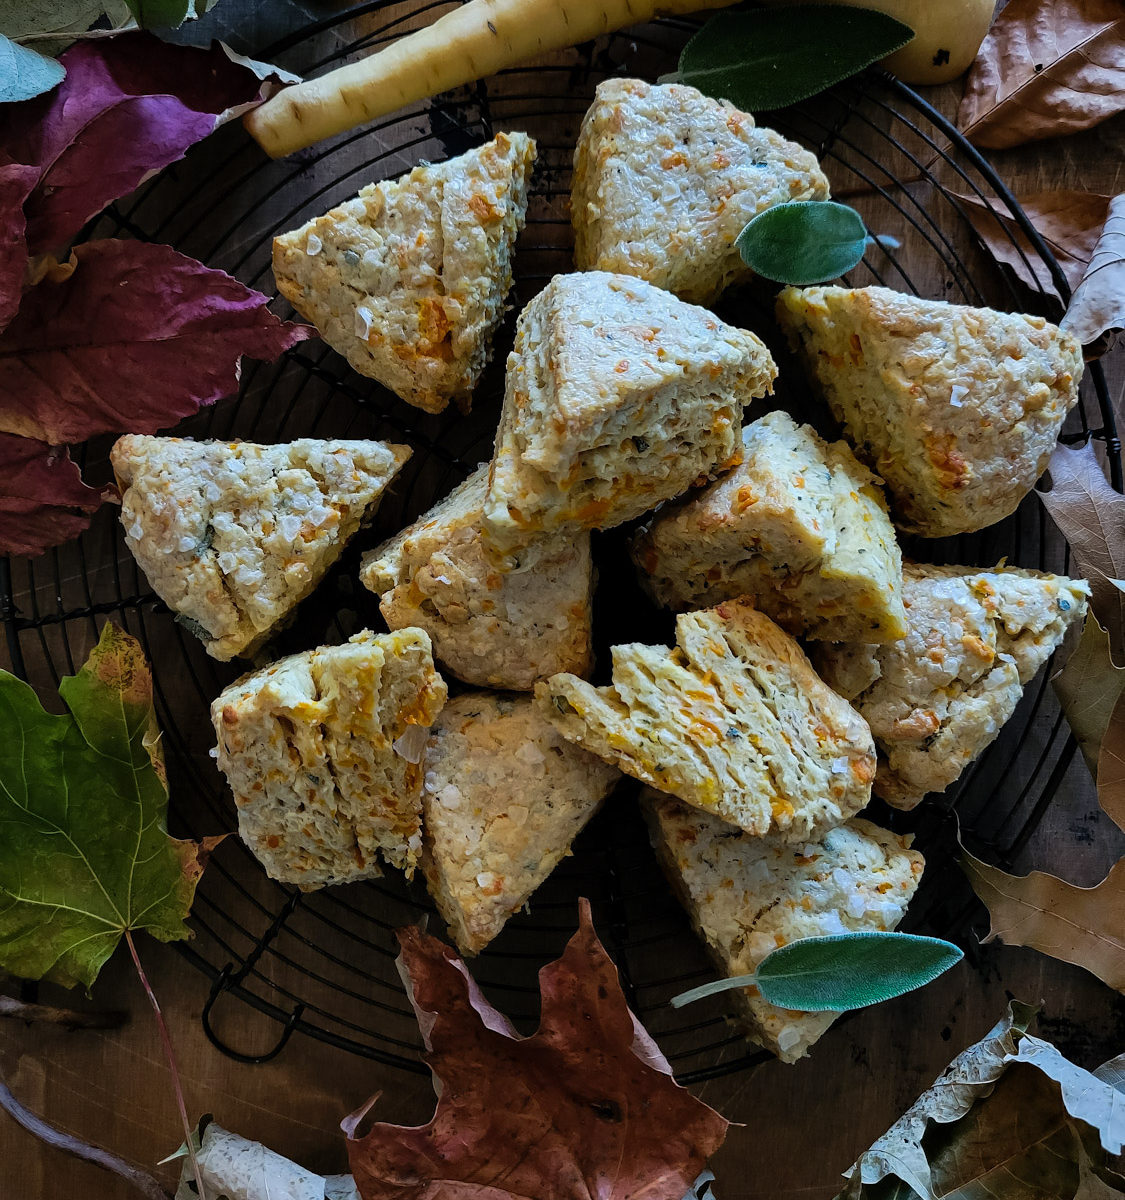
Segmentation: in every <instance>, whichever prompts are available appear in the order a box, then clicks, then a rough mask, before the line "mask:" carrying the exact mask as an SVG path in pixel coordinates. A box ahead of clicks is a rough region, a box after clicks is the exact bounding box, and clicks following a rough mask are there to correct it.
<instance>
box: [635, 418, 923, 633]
mask: <svg viewBox="0 0 1125 1200" xmlns="http://www.w3.org/2000/svg"><path fill="white" fill-rule="evenodd" d="M742 452H743V458H742V464H741V465H740V466H738V467H736V468H735V469H734V470H733V471H731V472H730V473H729V474H727V475H724V476H723V477H722V478H721V479H718V480H716V482H715V483H713V484H711V485H710V486H709V487H707V488H704V489H703V490H702V491H701V492H698V493H695V494H693V495H690V496H688V497H687V498H686V499H685V500H684V501H682V502H681V503H679V504H673V505H669V506H667V507H666V508H663V509H661V511H660V512H658V513H657V514H656V515H655V516H654V517H653V518H652V520H651V521H650V523H649V524H648V526H647V527H646V528H645V529H644V530H642V532H641V533H640V534H639V535H638V536H637V537H636V538H635V539H634V542H633V559H634V561H635V562H636V564H637V566H638V568H639V571H640V575H641V582H642V584H643V585H644V586H645V587H646V589H647V590H648V591H649V592H650V593H651V594H652V596H653V598H654V599H655V600H656V602H657V603H658V604H663V605H665V606H667V607H669V608H675V609H688V608H701V607H703V606H704V605H707V604H716V603H718V602H719V601H721V600H729V599H731V598H732V597H734V596H749V597H750V598H751V599H752V600H753V602H754V604H755V605H756V606H757V607H758V608H759V609H761V610H762V612H764V613H766V614H767V615H768V616H770V617H772V618H773V620H775V621H776V622H777V623H778V624H779V625H780V626H781V627H782V628H783V629H785V630H786V631H787V632H789V633H793V634H803V635H804V636H806V637H809V638H815V639H821V640H827V641H831V642H842V641H855V640H862V641H865V642H892V641H896V640H897V639H899V638H901V637H902V636H903V635H904V634H905V633H906V618H905V616H904V614H903V611H902V552H901V551H900V550H899V547H898V542H897V541H896V540H895V531H894V529H893V527H892V526H891V521H890V518H889V517H888V516H887V506H886V502H885V501H884V499H883V494H882V492H881V491H880V490H879V481H878V479H877V478H876V477H875V476H874V475H872V474H871V472H870V471H868V470H867V468H866V467H864V466H861V465H860V463H858V462H857V461H856V458H855V455H853V454H852V452H851V450H850V449H849V448H848V446H847V445H846V444H845V443H844V442H834V443H832V444H831V445H830V444H828V443H826V442H825V441H823V440H822V439H821V438H819V437H818V436H817V435H816V433H815V431H814V430H813V429H812V428H811V427H810V426H808V425H801V426H798V425H797V423H796V422H795V421H794V420H793V418H792V417H790V416H789V415H788V414H787V413H783V412H773V413H770V414H769V415H768V416H765V417H762V418H761V420H759V421H755V422H754V423H753V424H752V425H747V426H746V427H745V428H744V429H743V431H742Z"/></svg>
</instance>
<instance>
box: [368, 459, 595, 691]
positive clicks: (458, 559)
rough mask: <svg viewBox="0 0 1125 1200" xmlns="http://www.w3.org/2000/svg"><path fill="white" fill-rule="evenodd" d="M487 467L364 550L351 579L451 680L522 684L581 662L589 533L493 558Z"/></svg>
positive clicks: (585, 656) (589, 586)
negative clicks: (411, 631) (417, 631)
mask: <svg viewBox="0 0 1125 1200" xmlns="http://www.w3.org/2000/svg"><path fill="white" fill-rule="evenodd" d="M487 488H488V466H487V464H486V465H484V466H481V467H479V468H478V469H477V470H476V471H474V472H473V474H472V475H471V476H470V477H469V478H468V479H467V480H466V481H465V482H464V483H463V484H461V485H460V487H458V488H456V489H454V491H452V492H451V493H450V494H449V495H448V496H447V497H446V498H445V499H444V500H442V501H440V502H439V503H438V504H437V505H435V506H434V507H433V508H432V509H430V510H429V512H427V513H425V514H424V515H423V516H421V517H419V519H418V520H417V521H416V522H415V523H414V524H413V525H411V526H410V527H409V528H407V529H404V530H403V531H402V532H401V533H399V534H397V535H396V536H395V537H393V538H391V539H390V540H389V541H387V542H385V543H384V544H383V545H382V546H380V547H379V548H378V549H376V550H373V551H371V552H370V553H369V554H367V555H365V556H364V559H363V566H362V568H361V570H360V579H361V580H362V582H363V584H364V586H365V587H368V588H370V589H371V590H372V591H373V592H376V593H377V594H378V595H379V597H380V599H379V610H380V612H382V614H383V617H384V619H385V620H386V622H387V624H388V625H389V626H390V627H391V628H392V629H401V628H403V627H405V626H408V625H415V626H418V627H420V628H422V629H425V630H426V632H427V633H429V635H430V637H431V638H432V639H433V643H434V654H435V656H436V657H437V658H438V659H439V661H440V662H441V663H442V665H443V666H444V667H445V668H447V669H448V670H449V672H450V673H451V674H453V675H456V676H457V678H458V679H463V680H464V681H465V682H466V683H471V684H475V685H477V686H478V687H493V688H503V689H512V690H516V691H530V690H531V689H532V688H534V686H535V684H536V682H537V681H539V680H540V679H547V678H549V677H550V676H551V675H554V674H556V673H557V672H559V671H572V672H573V673H574V674H576V675H585V674H586V673H587V671H588V670H589V668H590V638H591V629H590V622H591V604H592V600H593V588H594V571H593V565H592V562H591V558H590V535H589V534H588V533H584V532H583V533H577V534H573V535H568V536H565V537H560V536H556V535H550V534H547V535H541V536H538V537H532V538H530V539H529V541H528V543H527V545H525V546H522V547H520V548H519V549H518V550H516V551H515V552H513V553H512V554H511V555H508V556H506V557H504V558H502V559H499V560H498V559H497V558H496V557H495V556H493V555H490V554H488V553H487V552H486V550H485V547H484V543H483V539H482V535H481V514H482V510H483V506H484V500H485V494H486V492H487Z"/></svg>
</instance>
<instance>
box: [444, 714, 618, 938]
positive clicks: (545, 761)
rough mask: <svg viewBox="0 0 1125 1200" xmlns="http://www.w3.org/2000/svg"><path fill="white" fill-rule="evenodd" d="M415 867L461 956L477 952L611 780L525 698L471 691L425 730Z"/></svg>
mask: <svg viewBox="0 0 1125 1200" xmlns="http://www.w3.org/2000/svg"><path fill="white" fill-rule="evenodd" d="M425 767H426V774H425V781H424V784H423V788H422V808H423V830H424V843H425V849H424V851H423V855H422V870H423V872H424V874H425V876H426V882H427V883H428V884H429V887H430V895H432V896H433V898H434V902H435V903H436V904H437V907H438V912H440V913H441V915H442V917H443V918H444V920H445V923H446V924H447V925H448V926H449V932H450V934H451V935H452V937H453V940H454V941H455V942H456V943H457V948H458V949H459V950H460V951H461V953H462V954H476V953H478V952H479V951H481V950H483V949H484V947H485V946H487V945H488V943H489V942H491V941H492V939H493V938H494V937H495V936H496V935H497V934H498V933H499V932H500V930H501V929H502V928H503V927H504V924H505V923H506V922H507V920H508V918H509V917H510V916H511V915H512V914H513V913H514V912H516V911H517V910H519V909H520V908H522V907H523V906H524V904H525V903H526V902H527V900H528V898H529V897H530V896H531V893H532V892H534V891H535V889H536V888H537V887H538V886H539V885H540V884H541V883H542V882H543V881H544V880H545V879H546V878H547V876H548V875H550V873H551V872H552V871H553V870H554V869H555V867H556V866H557V865H558V863H559V861H560V860H561V859H563V858H565V857H566V855H567V854H569V853H570V844H571V842H573V841H574V839H575V838H576V837H577V836H578V833H579V832H580V831H581V829H582V827H583V826H584V825H585V824H586V822H587V821H588V820H589V819H590V818H591V817H592V816H593V815H594V813H595V812H596V811H597V809H598V806H599V805H600V804H601V802H602V800H604V799H605V797H606V795H607V794H608V793H609V791H610V789H611V788H612V787H613V785H614V784H615V783H616V782H617V780H618V779H619V778H620V775H619V773H618V771H617V770H616V769H615V768H614V767H611V766H608V765H607V764H606V763H604V762H602V760H601V759H600V758H596V757H595V756H594V755H593V754H587V753H586V751H585V750H580V749H579V748H578V747H577V746H572V745H571V744H570V743H569V742H567V741H564V740H563V739H562V738H561V737H559V735H558V734H557V733H556V732H555V730H554V729H553V728H552V727H551V725H550V723H549V722H548V721H546V720H544V718H543V717H542V716H541V715H540V714H539V713H538V712H537V711H536V708H535V703H534V701H533V700H532V698H531V697H530V696H518V697H517V696H504V695H490V694H489V693H487V692H472V693H468V694H466V695H463V696H458V697H457V698H456V699H455V700H451V701H450V702H449V703H448V704H447V705H446V706H445V709H444V711H443V712H442V714H441V716H439V717H438V719H437V721H436V722H435V723H434V726H433V728H432V729H431V730H430V740H429V741H428V742H427V743H426V754H425Z"/></svg>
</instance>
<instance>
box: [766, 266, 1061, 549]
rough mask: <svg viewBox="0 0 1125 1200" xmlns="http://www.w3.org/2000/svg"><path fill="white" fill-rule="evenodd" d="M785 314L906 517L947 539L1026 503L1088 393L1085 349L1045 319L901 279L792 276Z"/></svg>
mask: <svg viewBox="0 0 1125 1200" xmlns="http://www.w3.org/2000/svg"><path fill="white" fill-rule="evenodd" d="M777 314H778V320H779V321H780V322H781V325H782V327H783V328H784V329H785V330H786V332H787V333H788V335H789V340H790V342H791V343H792V345H793V347H794V348H795V349H797V350H799V351H800V352H801V354H802V356H803V358H804V360H805V365H806V367H807V369H808V372H809V375H810V377H811V379H812V381H813V382H814V383H815V384H816V385H817V386H818V387H819V389H820V390H821V391H822V392H823V394H824V397H825V399H826V400H827V401H828V403H829V405H830V406H831V408H832V411H833V413H834V414H835V415H836V417H837V419H839V420H840V421H842V422H843V425H844V432H845V434H846V436H847V438H848V440H849V441H850V442H851V443H852V445H853V446H854V447H855V449H856V453H857V454H858V455H859V457H860V458H861V459H863V460H864V461H865V462H866V463H867V464H868V465H869V466H870V467H871V468H872V470H874V471H876V472H878V474H879V475H880V476H882V478H883V479H884V480H885V481H886V484H887V488H888V490H889V491H890V493H891V500H892V503H891V508H892V511H893V513H894V515H895V518H896V521H897V523H898V524H899V525H900V526H901V528H903V529H905V530H908V531H910V532H912V533H919V534H921V535H922V536H924V537H946V536H948V535H951V534H957V533H967V532H970V531H972V530H976V529H983V528H984V527H985V526H986V525H992V524H995V523H996V522H997V521H1000V520H1002V519H1003V518H1004V517H1006V516H1008V515H1009V514H1011V513H1013V512H1014V511H1015V510H1016V507H1017V506H1018V504H1019V502H1020V501H1021V500H1022V499H1023V498H1024V496H1026V495H1027V493H1028V492H1029V491H1030V490H1031V488H1032V487H1033V486H1034V484H1035V481H1036V480H1037V479H1038V478H1039V476H1040V475H1041V474H1042V473H1043V471H1044V470H1045V469H1046V466H1047V460H1048V459H1049V458H1050V456H1051V451H1052V450H1053V449H1054V446H1055V440H1056V438H1057V437H1058V433H1059V429H1060V427H1061V426H1062V423H1063V419H1064V418H1065V417H1066V414H1067V413H1068V412H1069V411H1070V409H1071V408H1073V406H1074V404H1075V402H1076V401H1077V399H1078V385H1079V383H1080V381H1081V379H1082V370H1083V366H1082V347H1081V346H1080V345H1079V344H1078V342H1077V340H1076V339H1075V338H1074V337H1072V336H1071V335H1070V334H1069V333H1065V332H1063V331H1062V330H1060V329H1059V328H1057V327H1056V326H1054V325H1051V324H1049V323H1048V322H1047V321H1045V320H1043V318H1042V317H1032V316H1024V315H1022V314H1019V313H1002V312H995V311H993V310H992V309H990V308H967V307H964V306H959V305H953V304H946V303H944V302H943V301H940V300H923V299H921V298H919V297H917V296H908V295H904V294H902V293H900V292H894V291H891V290H890V289H889V288H881V287H869V288H855V289H848V288H842V287H812V288H803V289H798V288H786V289H785V290H784V291H783V292H782V293H781V295H780V297H779V298H778V304H777Z"/></svg>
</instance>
